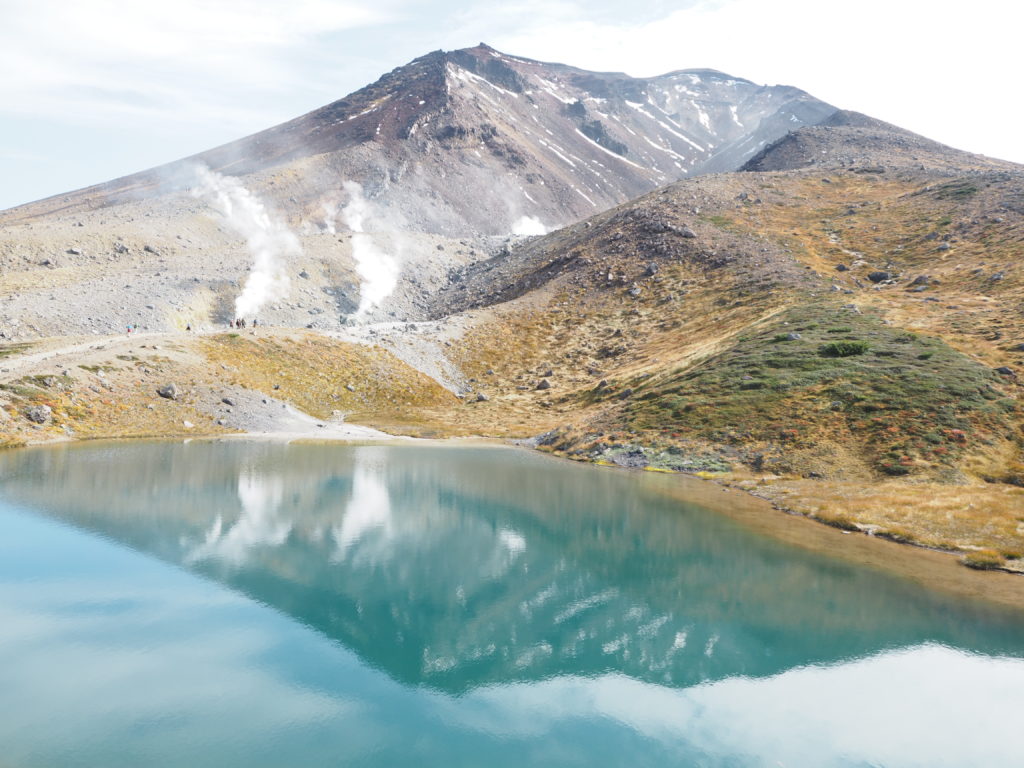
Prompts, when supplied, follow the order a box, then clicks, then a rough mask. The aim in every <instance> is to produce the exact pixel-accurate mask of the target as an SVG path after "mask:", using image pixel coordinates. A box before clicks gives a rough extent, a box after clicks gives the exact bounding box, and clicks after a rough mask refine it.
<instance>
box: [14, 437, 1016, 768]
mask: <svg viewBox="0 0 1024 768" xmlns="http://www.w3.org/2000/svg"><path fill="white" fill-rule="evenodd" d="M660 482H662V483H663V482H665V479H664V478H663V479H661V481H660ZM766 514H776V513H772V512H770V511H766ZM0 714H2V716H0V746H2V749H0V766H2V767H3V768H22V767H23V766H47V767H51V766H104V768H113V767H114V766H143V765H145V766H182V767H184V766H189V767H190V768H196V767H205V766H211V767H212V766H217V767H218V768H230V767H233V766H246V768H252V767H254V766H268V767H269V766H288V767H291V768H294V767H297V766H405V765H410V766H417V768H428V767H432V766H445V767H446V768H451V767H452V766H482V767H483V766H486V767H487V768H498V767H500V766H514V767H515V768H523V766H658V767H659V768H666V767H667V766H691V765H693V766H761V765H772V766H776V765H781V766H819V767H820V766H888V767H890V768H892V767H893V766H931V767H934V766H957V767H961V766H970V765H979V766H991V765H996V764H1002V765H1012V764H1019V763H1020V760H1021V759H1022V747H1021V745H1022V742H1021V739H1020V736H1019V734H1020V727H1021V726H1020V724H1021V723H1022V722H1024V619H1022V614H1021V613H1020V612H1015V611H1013V610H1012V609H1006V608H999V607H996V606H991V605H987V604H979V603H978V602H973V603H972V602H968V601H966V600H963V599H958V598H955V597H951V596H948V595H946V594H941V593H938V592H933V591H930V590H927V589H925V588H923V587H921V586H919V585H917V584H914V583H912V582H910V581H907V580H903V579H901V578H898V577H896V576H893V575H890V574H887V573H884V572H882V571H879V570H875V569H872V568H868V567H865V566H861V565H857V564H854V563H850V562H844V561H842V560H838V559H834V558H830V557H828V556H827V555H825V554H820V553H815V552H812V551H808V550H806V549H801V548H797V547H794V546H792V545H790V544H786V543H784V542H782V541H780V540H778V539H775V538H772V537H766V536H764V535H759V534H757V533H755V532H753V531H752V530H750V529H749V528H747V527H745V526H744V525H743V524H742V523H741V522H738V521H737V520H735V519H733V518H730V517H729V516H726V515H723V514H721V513H720V512H716V511H713V510H710V509H707V508H703V507H700V506H697V505H695V504H687V503H681V502H680V501H678V500H675V499H673V498H671V497H669V496H667V495H665V494H664V493H661V492H660V491H659V489H658V487H657V483H655V482H653V479H652V478H650V477H648V476H645V475H642V474H639V473H629V472H621V471H613V470H607V469H599V468H595V467H589V466H578V465H574V464H570V463H568V462H562V461H556V460H552V459H549V458H546V457H542V456H538V455H535V454H531V453H528V452H525V451H520V450H514V449H507V448H446V447H437V446H423V445H409V446H385V445H369V446H343V445H286V444H283V443H261V442H250V441H221V442H216V441H193V442H188V443H181V442H143V443H107V444H81V445H71V446H63V447H56V448H36V449H27V450H19V451H8V452H5V453H3V454H0Z"/></svg>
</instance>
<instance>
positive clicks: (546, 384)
mask: <svg viewBox="0 0 1024 768" xmlns="http://www.w3.org/2000/svg"><path fill="white" fill-rule="evenodd" d="M536 389H540V390H544V389H551V382H550V381H548V380H547V379H541V380H540V381H538V382H537V386H536Z"/></svg>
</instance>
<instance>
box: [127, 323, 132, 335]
mask: <svg viewBox="0 0 1024 768" xmlns="http://www.w3.org/2000/svg"><path fill="white" fill-rule="evenodd" d="M128 335H129V336H131V335H132V324H131V323H128Z"/></svg>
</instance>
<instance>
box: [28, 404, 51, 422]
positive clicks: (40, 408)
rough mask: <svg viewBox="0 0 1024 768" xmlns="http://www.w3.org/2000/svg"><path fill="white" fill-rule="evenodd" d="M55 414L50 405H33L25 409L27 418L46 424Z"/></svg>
mask: <svg viewBox="0 0 1024 768" xmlns="http://www.w3.org/2000/svg"><path fill="white" fill-rule="evenodd" d="M51 416H53V410H52V409H51V408H50V406H48V405H33V406H32V407H31V408H29V409H28V410H27V411H25V418H27V419H28V420H29V421H31V422H34V423H35V424H45V423H46V422H48V421H49V420H50V417H51Z"/></svg>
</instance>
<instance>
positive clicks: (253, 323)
mask: <svg viewBox="0 0 1024 768" xmlns="http://www.w3.org/2000/svg"><path fill="white" fill-rule="evenodd" d="M252 327H253V328H255V327H256V318H255V317H254V318H253V319H252Z"/></svg>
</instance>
